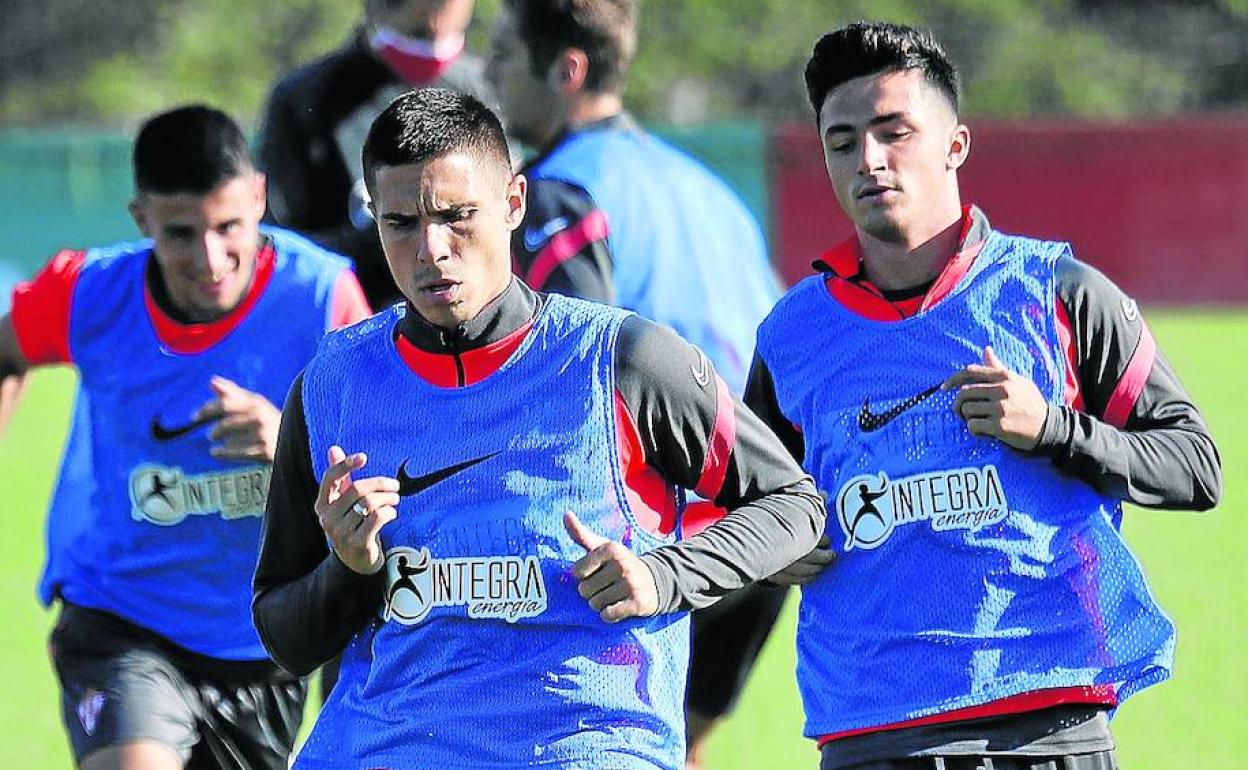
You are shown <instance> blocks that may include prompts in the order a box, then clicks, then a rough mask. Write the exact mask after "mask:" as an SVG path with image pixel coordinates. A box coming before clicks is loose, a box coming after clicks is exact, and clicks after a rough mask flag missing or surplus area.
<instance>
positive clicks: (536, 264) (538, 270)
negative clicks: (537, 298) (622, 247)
mask: <svg viewBox="0 0 1248 770" xmlns="http://www.w3.org/2000/svg"><path fill="white" fill-rule="evenodd" d="M608 229H609V228H608V227H607V214H606V212H604V211H602V210H601V209H594V210H593V211H591V212H589V213H588V214H586V215H585V216H584V217H582V218H581V219H580V220H579V221H578V222H577V223H576V224H574V225H572V226H571V227H569V228H567V229H565V230H561V231H559V233H557V234H556V235H555V237H553V238H551V239H550V243H547V244H546V246H545V247H544V248H543V249H542V250H541V251H540V252H538V254H537V258H536V259H534V260H533V266H532V267H530V268H529V274H528V275H527V276H526V277H525V281H526V282H527V283H528V284H529V286H530V287H532V288H534V289H540V288H542V286H543V285H544V284H545V283H546V281H547V279H549V278H550V274H551V273H553V272H555V268H557V267H559V266H560V265H562V264H563V263H564V262H567V261H568V260H569V259H572V257H574V256H576V255H577V253H578V252H579V251H580V250H581V249H583V248H585V247H586V246H588V245H589V244H591V243H593V242H594V241H601V240H603V239H605V238H606V237H607V232H608Z"/></svg>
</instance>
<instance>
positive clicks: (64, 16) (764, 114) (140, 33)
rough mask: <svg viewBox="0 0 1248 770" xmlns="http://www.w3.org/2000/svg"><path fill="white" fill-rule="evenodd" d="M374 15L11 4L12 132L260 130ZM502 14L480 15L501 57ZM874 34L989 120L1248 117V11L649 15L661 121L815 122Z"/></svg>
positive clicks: (148, 4)
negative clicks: (208, 111)
mask: <svg viewBox="0 0 1248 770" xmlns="http://www.w3.org/2000/svg"><path fill="white" fill-rule="evenodd" d="M360 5H361V3H360V2H359V0H284V1H283V2H281V3H261V2H256V1H255V0H252V1H251V2H237V1H236V0H127V1H126V2H122V0H104V1H101V0H94V2H93V1H92V0H0V18H3V19H4V20H5V23H4V25H0V123H4V124H10V125H12V124H46V123H50V122H101V121H103V122H107V123H111V124H131V123H133V122H134V121H136V120H138V119H140V118H142V117H143V116H144V115H146V114H148V113H150V112H151V111H153V110H156V109H159V108H162V107H165V106H168V105H171V104H174V103H177V102H184V101H188V100H202V101H207V102H210V103H212V104H215V105H218V106H221V107H223V108H225V109H228V110H230V111H231V112H233V113H234V114H236V115H238V116H239V117H240V118H241V119H242V120H244V121H245V122H250V121H252V120H254V118H255V116H256V115H257V114H258V112H259V109H260V107H261V104H262V102H263V100H264V97H265V95H266V94H267V92H268V89H269V87H270V86H271V84H272V83H273V81H274V79H275V78H276V77H277V76H278V75H279V74H280V73H281V72H284V71H285V70H287V69H289V68H291V67H292V66H294V65H296V64H299V63H302V62H304V61H307V60H309V59H311V58H313V57H315V56H317V55H319V54H321V53H323V52H326V51H328V50H330V49H331V48H333V47H335V46H336V45H338V44H339V43H340V42H341V41H342V40H343V39H345V37H346V36H347V35H348V34H349V31H350V29H351V28H352V26H353V25H354V24H356V23H358V20H359V17H360ZM498 6H499V0H479V2H478V3H477V17H478V23H477V24H476V25H475V26H474V28H473V30H472V33H471V43H470V44H471V45H472V47H473V48H474V49H475V50H477V51H483V50H484V49H485V46H486V41H487V40H488V27H489V21H490V20H491V18H492V17H493V15H494V14H495V13H496V12H497V8H498ZM860 18H872V19H885V20H890V21H899V22H904V23H909V24H914V25H919V26H925V27H929V28H931V29H933V30H934V31H935V32H936V34H937V35H938V36H939V37H940V38H941V39H942V40H943V41H944V42H945V44H946V47H947V48H948V49H949V51H950V54H951V55H952V56H953V57H954V59H955V60H956V61H958V62H959V63H960V64H961V67H962V72H963V80H964V84H965V91H966V108H967V111H968V112H970V113H972V114H977V115H991V116H1025V115H1036V114H1042V115H1072V116H1084V117H1128V116H1135V115H1164V114H1172V113H1174V112H1177V111H1180V110H1191V109H1210V108H1215V109H1216V108H1232V107H1238V108H1241V109H1242V108H1243V107H1245V106H1248V89H1245V88H1243V82H1244V80H1245V77H1246V76H1248V0H1170V1H1169V2H1148V1H1141V0H642V22H641V41H640V46H639V51H638V59H637V63H636V65H635V67H634V70H633V73H632V77H631V80H630V83H629V93H628V96H629V101H630V104H631V105H632V106H633V109H634V110H635V111H636V112H637V113H638V114H639V115H640V116H641V117H643V118H645V119H648V120H657V121H663V122H671V121H676V122H682V121H683V122H690V121H701V120H706V119H713V118H720V117H724V116H735V115H750V116H753V117H757V118H760V119H764V120H776V119H783V120H791V119H798V120H808V119H809V107H808V106H807V105H806V103H805V95H804V90H803V85H802V79H801V70H802V67H803V65H804V64H805V61H806V58H807V56H808V55H809V52H810V49H811V46H812V45H813V43H814V41H815V39H816V38H817V37H818V35H819V34H821V33H822V32H823V31H825V30H828V29H830V28H832V27H834V26H836V25H839V24H842V23H845V22H847V21H851V20H854V19H860Z"/></svg>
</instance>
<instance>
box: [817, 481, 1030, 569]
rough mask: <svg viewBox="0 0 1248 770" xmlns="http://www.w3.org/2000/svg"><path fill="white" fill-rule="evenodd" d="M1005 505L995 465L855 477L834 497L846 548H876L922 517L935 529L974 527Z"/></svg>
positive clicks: (997, 516) (995, 518)
mask: <svg viewBox="0 0 1248 770" xmlns="http://www.w3.org/2000/svg"><path fill="white" fill-rule="evenodd" d="M1008 512H1009V504H1008V502H1007V501H1006V499H1005V492H1004V490H1003V489H1002V487H1001V476H1000V474H999V473H998V472H997V469H996V466H993V465H985V466H983V467H980V468H955V469H953V470H941V471H935V472H932V473H920V474H916V475H914V476H906V477H904V478H898V479H890V478H889V477H888V474H887V473H884V472H883V471H881V472H880V473H879V474H877V475H875V476H865V475H864V476H855V477H853V478H852V479H850V480H849V481H847V482H845V484H844V485H843V486H842V487H841V491H840V492H839V493H837V496H836V514H837V519H838V520H839V521H840V524H841V531H843V532H844V533H845V550H846V551H851V550H853V549H854V548H863V549H871V548H879V547H880V546H881V545H883V544H884V542H885V541H887V540H888V538H889V537H890V536H891V535H892V534H893V531H894V530H895V529H896V528H897V527H900V526H902V525H905V524H913V523H916V522H919V521H927V522H928V523H929V524H930V526H931V528H932V529H934V530H936V531H937V532H943V531H946V530H951V529H969V530H972V531H976V530H979V529H980V528H982V527H985V526H988V525H989V524H995V523H996V522H999V521H1001V520H1002V519H1004V518H1005V516H1006V514H1007V513H1008Z"/></svg>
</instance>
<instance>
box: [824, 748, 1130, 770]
mask: <svg viewBox="0 0 1248 770" xmlns="http://www.w3.org/2000/svg"><path fill="white" fill-rule="evenodd" d="M845 770H1118V758H1117V756H1116V755H1115V754H1114V752H1113V750H1112V749H1111V750H1109V751H1095V752H1091V753H1088V754H1061V755H1053V756H1044V757H1030V756H1009V755H1001V754H998V755H992V756H981V757H961V756H959V757H912V758H910V759H886V760H882V761H879V762H867V763H864V764H861V765H851V766H849V767H846V768H845Z"/></svg>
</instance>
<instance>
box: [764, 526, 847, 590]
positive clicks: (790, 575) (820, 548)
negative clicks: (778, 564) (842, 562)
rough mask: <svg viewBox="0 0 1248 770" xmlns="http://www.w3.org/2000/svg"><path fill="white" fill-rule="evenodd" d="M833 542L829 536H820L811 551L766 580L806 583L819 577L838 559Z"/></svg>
mask: <svg viewBox="0 0 1248 770" xmlns="http://www.w3.org/2000/svg"><path fill="white" fill-rule="evenodd" d="M831 543H832V541H831V540H829V539H828V536H827V535H824V536H823V537H821V538H819V542H818V544H816V545H815V547H814V548H813V549H811V551H810V553H808V554H806V555H805V556H803V557H802V558H800V559H798V560H797V561H795V562H793V563H792V564H790V565H789V566H787V567H785V568H784V569H782V570H780V571H779V572H777V573H776V574H774V575H772V576H771V577H769V578H766V581H767V582H768V583H774V584H775V585H778V586H804V585H806V584H807V583H809V582H810V581H812V580H814V579H815V578H817V577H819V573H821V572H823V571H824V570H825V569H827V568H828V565H829V564H831V563H832V562H834V561H836V551H833V550H832V548H831Z"/></svg>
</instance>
